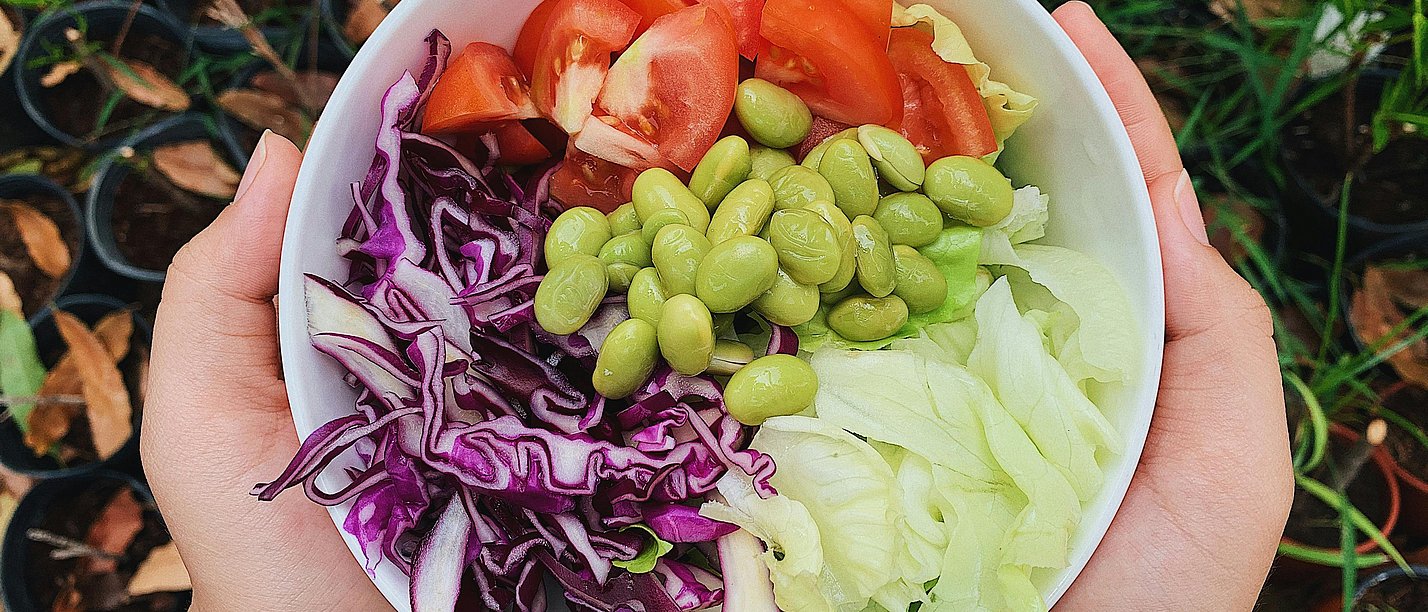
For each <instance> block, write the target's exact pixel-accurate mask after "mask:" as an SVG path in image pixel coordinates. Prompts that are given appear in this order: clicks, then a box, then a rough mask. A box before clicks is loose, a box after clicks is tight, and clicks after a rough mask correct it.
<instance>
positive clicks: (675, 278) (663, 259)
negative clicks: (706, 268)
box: [650, 225, 710, 295]
mask: <svg viewBox="0 0 1428 612" xmlns="http://www.w3.org/2000/svg"><path fill="white" fill-rule="evenodd" d="M709 248H710V244H709V239H708V238H705V237H704V232H701V231H699V230H696V229H694V228H693V227H690V226H688V225H667V226H665V227H664V229H661V230H660V231H659V234H657V235H656V236H655V241H654V245H653V246H652V247H651V251H650V259H651V261H652V262H653V263H654V267H655V269H656V270H658V271H659V278H660V281H661V282H663V283H664V287H665V289H666V290H667V291H668V292H669V293H670V294H676V293H688V294H691V295H692V294H693V293H694V277H695V275H696V274H697V273H698V271H699V262H701V261H703V260H704V256H705V255H706V254H708V253H709Z"/></svg>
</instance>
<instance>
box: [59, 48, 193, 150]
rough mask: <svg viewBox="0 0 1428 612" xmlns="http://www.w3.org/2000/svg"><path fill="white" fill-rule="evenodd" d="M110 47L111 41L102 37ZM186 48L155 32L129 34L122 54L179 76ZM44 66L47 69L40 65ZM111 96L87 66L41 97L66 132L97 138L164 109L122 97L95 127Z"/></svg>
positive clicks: (148, 119) (145, 120) (143, 121)
mask: <svg viewBox="0 0 1428 612" xmlns="http://www.w3.org/2000/svg"><path fill="white" fill-rule="evenodd" d="M100 42H103V43H104V44H105V47H106V48H107V47H108V46H109V43H110V42H111V41H109V40H103V41H100ZM183 55H184V54H183V49H182V48H180V47H179V46H178V45H177V44H175V43H174V42H173V41H171V40H169V39H167V38H163V37H161V36H156V35H152V34H150V35H144V36H130V37H128V38H126V39H125V40H124V46H123V48H121V49H120V50H119V56H120V57H123V58H127V59H133V60H139V61H141V62H144V63H147V64H149V65H152V66H153V67H154V68H155V69H157V70H158V71H159V72H160V73H162V74H163V75H165V76H168V77H171V78H173V77H177V76H178V75H179V73H180V72H181V71H182V70H183V65H184V57H183ZM41 70H45V69H43V68H42V69H41ZM108 97H109V94H108V92H106V91H105V90H104V86H103V85H101V84H100V82H99V81H98V80H97V79H95V78H94V75H93V74H91V73H90V72H89V71H88V70H80V71H79V72H76V73H74V74H72V75H70V76H69V78H66V79H65V80H64V82H62V83H60V84H59V85H56V86H54V87H50V88H48V89H42V90H41V93H40V99H41V100H42V101H43V103H44V105H45V107H46V108H47V109H48V111H49V112H48V113H47V114H48V115H49V118H50V121H52V122H53V123H54V124H55V126H56V127H58V128H59V129H61V130H64V132H65V133H66V134H69V135H71V136H75V137H77V138H81V139H91V140H93V139H98V138H100V137H102V136H106V135H110V134H116V133H120V132H124V131H126V130H129V129H132V128H134V127H137V126H140V125H148V124H150V123H153V121H154V120H155V119H156V118H157V117H158V116H159V115H160V114H162V113H163V111H159V110H157V109H154V108H150V107H148V106H145V105H143V104H140V103H138V102H135V101H133V100H130V99H129V98H127V97H126V98H124V99H123V100H120V101H119V103H118V104H117V105H115V107H114V112H113V113H112V114H111V115H110V116H109V121H108V122H107V123H105V125H104V127H103V128H100V129H98V130H96V129H95V125H94V123H95V119H96V117H97V116H98V114H99V111H100V109H101V108H102V107H103V104H104V101H105V100H107V99H108Z"/></svg>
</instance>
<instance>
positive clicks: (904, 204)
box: [873, 193, 943, 247]
mask: <svg viewBox="0 0 1428 612" xmlns="http://www.w3.org/2000/svg"><path fill="white" fill-rule="evenodd" d="M873 218H874V219H876V220H877V221H878V224H879V225H881V226H883V229H884V230H886V231H887V233H888V239H889V240H891V241H892V243H893V244H905V245H908V246H911V247H920V246H926V245H928V244H932V241H934V240H937V235H938V234H940V233H942V225H943V223H942V211H941V210H940V209H938V208H937V205H936V204H933V203H932V200H929V199H928V198H927V196H925V195H922V194H920V193H894V194H892V195H889V196H887V197H885V198H883V199H882V200H881V201H879V202H878V209H877V211H875V212H874V213H873Z"/></svg>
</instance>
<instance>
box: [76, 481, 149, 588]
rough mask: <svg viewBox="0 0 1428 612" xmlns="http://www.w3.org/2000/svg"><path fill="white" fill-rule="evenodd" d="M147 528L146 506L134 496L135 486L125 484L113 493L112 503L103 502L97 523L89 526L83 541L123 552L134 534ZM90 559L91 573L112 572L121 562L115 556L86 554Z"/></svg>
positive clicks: (108, 551) (116, 551) (110, 501)
mask: <svg viewBox="0 0 1428 612" xmlns="http://www.w3.org/2000/svg"><path fill="white" fill-rule="evenodd" d="M143 529H144V508H143V507H142V506H140V505H139V500H138V499H135V498H134V490H133V489H131V488H129V487H124V488H122V489H120V490H119V492H118V493H115V494H114V497H113V498H111V499H110V500H109V503H107V504H105V505H104V509H103V510H102V511H100V513H99V517H98V518H96V519H95V520H94V524H92V525H90V526H89V533H88V534H87V535H86V536H85V537H84V543H85V544H88V545H90V546H93V547H95V548H98V549H99V550H102V551H104V552H107V553H111V554H114V555H116V556H123V555H124V551H125V550H127V549H128V548H129V545H130V544H133V543H134V536H137V535H139V532H140V531H141V530H143ZM87 559H89V568H88V570H89V571H88V572H86V573H90V574H112V573H114V572H115V571H116V570H117V569H118V563H117V562H115V561H114V560H113V559H108V558H103V557H87Z"/></svg>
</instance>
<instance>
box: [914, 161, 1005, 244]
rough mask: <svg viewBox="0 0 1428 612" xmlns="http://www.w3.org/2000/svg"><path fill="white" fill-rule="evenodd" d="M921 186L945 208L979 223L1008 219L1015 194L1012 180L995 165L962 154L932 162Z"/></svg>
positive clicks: (936, 202) (960, 216) (992, 223)
mask: <svg viewBox="0 0 1428 612" xmlns="http://www.w3.org/2000/svg"><path fill="white" fill-rule="evenodd" d="M922 190H923V192H925V193H926V194H927V197H929V198H932V202H933V203H934V204H936V205H937V207H938V208H941V209H942V212H945V213H947V214H948V215H951V216H952V218H954V219H957V220H958V221H962V222H964V223H968V224H970V225H975V226H977V227H989V226H992V225H996V224H997V223H999V222H1001V220H1002V219H1005V218H1006V216H1007V215H1008V214H1011V209H1012V200H1013V199H1014V198H1015V190H1013V189H1012V186H1011V181H1010V180H1009V179H1007V177H1005V176H1003V175H1002V173H1001V172H999V171H998V170H997V169H996V168H995V167H993V166H992V165H991V164H989V163H987V162H985V161H982V160H981V159H978V158H976V157H965V156H961V155H956V156H952V157H944V158H942V159H939V160H937V161H935V162H932V165H931V166H928V167H927V179H926V182H925V183H924V184H923V186H922Z"/></svg>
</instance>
